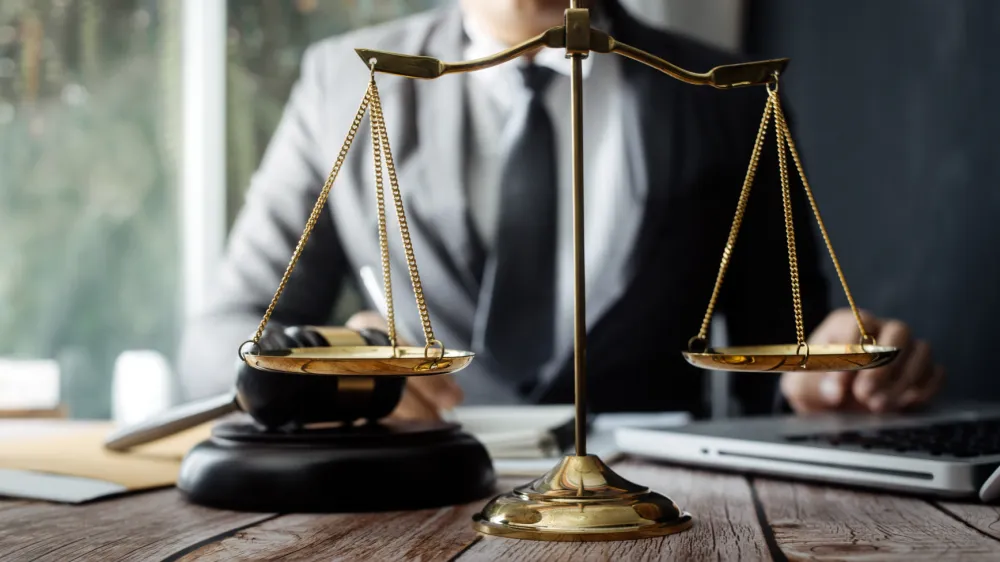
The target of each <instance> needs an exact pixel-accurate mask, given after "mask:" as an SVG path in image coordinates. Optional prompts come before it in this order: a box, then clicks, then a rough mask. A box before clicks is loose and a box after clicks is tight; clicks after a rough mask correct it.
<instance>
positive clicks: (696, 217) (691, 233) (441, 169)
mask: <svg viewBox="0 0 1000 562" xmlns="http://www.w3.org/2000/svg"><path fill="white" fill-rule="evenodd" d="M459 4H460V5H459V6H450V7H446V8H444V9H441V10H438V11H433V12H429V13H425V14H421V15H418V16H415V17H411V18H407V19H403V20H400V21H396V22H393V23H390V24H387V25H382V26H379V27H375V28H371V29H365V30H361V31H358V32H354V33H351V34H348V35H346V36H344V37H339V38H334V39H330V40H326V41H323V42H320V43H318V44H316V45H314V46H313V47H311V48H310V49H309V51H308V53H307V54H306V56H305V58H304V62H303V67H302V74H301V78H300V80H299V82H298V84H297V85H296V87H295V88H294V91H293V93H292V95H291V99H290V100H289V102H288V106H287V108H286V112H285V115H284V117H283V119H282V121H281V124H280V125H279V127H278V129H277V131H276V132H275V135H274V138H273V139H272V142H271V144H270V146H269V148H268V151H267V153H266V155H265V157H264V160H263V162H262V163H261V166H260V169H259V171H258V173H257V174H256V175H255V177H254V179H253V183H252V185H251V189H250V191H249V193H248V196H247V200H246V206H245V208H244V209H243V211H242V213H241V214H240V216H239V219H238V220H237V222H236V225H235V226H234V229H233V232H232V234H231V238H230V243H229V249H228V255H227V258H226V261H225V264H224V265H223V267H222V270H221V272H220V275H219V288H218V292H217V298H216V300H215V302H214V303H213V305H212V307H211V309H210V310H208V311H206V313H205V314H204V315H203V316H202V317H200V318H198V319H197V320H196V321H194V322H192V324H191V325H190V326H189V327H188V330H187V332H186V334H185V340H184V344H183V349H182V361H181V373H182V376H183V377H184V383H185V386H186V388H187V390H188V392H189V394H190V395H192V396H201V395H206V394H209V393H211V392H215V391H220V390H222V389H224V388H226V387H227V386H228V385H230V384H231V382H232V377H233V366H232V357H233V351H234V350H235V349H236V347H237V346H238V345H239V343H240V342H241V341H243V340H245V339H246V338H247V335H248V334H249V333H252V332H253V329H254V328H255V327H256V324H257V322H258V321H259V319H260V317H261V315H262V313H263V311H264V309H265V308H266V306H267V304H268V302H269V300H270V297H271V295H272V294H273V292H274V290H275V288H276V287H277V285H278V282H279V279H280V278H281V274H282V272H283V271H284V268H285V265H286V263H287V261H288V258H289V256H290V255H291V253H292V249H293V248H294V245H295V243H296V241H297V239H298V236H299V233H300V232H301V230H302V228H303V226H304V224H305V222H306V218H307V216H308V214H309V212H310V209H311V207H312V204H313V202H314V201H315V199H316V197H317V195H318V193H319V191H320V189H321V187H322V184H323V180H324V178H325V176H326V174H327V170H328V169H329V167H330V166H331V164H332V162H333V161H334V160H335V158H336V155H337V153H338V151H339V150H340V146H341V143H342V141H343V135H344V132H345V131H346V130H347V128H348V127H349V125H350V123H351V121H352V119H353V114H354V111H355V108H356V107H357V104H358V102H359V101H360V97H361V95H362V93H363V89H364V87H365V86H364V84H365V83H366V82H367V80H368V69H367V68H366V67H365V65H364V64H362V63H361V61H359V60H358V58H357V56H356V55H355V54H354V52H353V49H354V48H355V47H367V48H372V49H378V50H385V51H395V52H401V53H410V54H424V55H428V56H433V57H436V58H439V59H442V60H446V61H456V60H468V59H471V58H476V57H480V56H484V55H487V54H491V53H493V52H496V51H498V50H500V49H502V48H504V47H506V46H509V45H512V44H516V43H519V42H521V41H524V40H526V39H528V38H530V37H532V36H534V35H536V34H538V33H540V32H542V31H544V30H545V29H547V28H548V27H551V26H554V25H559V24H560V23H561V22H562V17H563V15H562V14H563V10H564V9H565V7H566V6H565V5H566V2H564V1H563V0H462V1H461V2H460V3H459ZM595 4H596V5H593V6H592V8H593V16H592V20H593V22H594V25H595V26H596V27H601V28H604V29H607V30H608V31H609V32H610V33H611V34H612V35H613V36H614V37H616V38H617V39H619V40H621V41H623V42H625V43H628V44H631V45H634V46H636V47H638V48H641V49H644V50H647V51H649V52H652V53H654V54H656V55H659V56H661V57H663V58H665V59H667V60H669V61H671V62H673V63H675V64H678V65H680V66H681V67H684V68H689V69H693V70H697V71H704V70H707V69H709V68H711V67H714V66H717V65H720V64H727V63H732V62H736V58H735V57H733V56H731V55H727V54H724V53H721V52H718V51H716V50H713V49H711V48H708V47H705V46H703V45H700V44H697V43H695V42H694V41H691V40H689V39H686V38H683V37H680V36H677V35H672V34H666V33H662V32H658V31H654V30H652V29H650V28H647V27H645V26H644V25H642V24H641V23H639V22H638V21H637V20H636V19H634V18H633V17H632V16H630V15H629V14H627V13H626V12H625V11H624V10H623V9H622V8H621V7H620V6H619V5H618V4H617V3H616V2H614V1H613V0H606V1H603V2H596V3H595ZM568 69H569V65H568V63H567V61H566V60H565V59H564V57H563V53H562V52H560V51H558V50H542V51H540V52H539V53H537V54H534V55H533V56H529V57H525V58H523V59H519V60H518V61H517V62H516V63H510V64H508V65H504V66H500V67H495V68H492V69H489V70H484V71H481V72H478V73H473V74H463V75H457V76H447V77H444V78H440V79H436V80H429V81H419V80H407V79H402V78H399V77H394V76H381V75H380V76H378V77H377V80H378V83H379V88H380V92H381V98H382V101H383V105H384V113H385V118H386V122H387V127H388V130H389V135H390V138H391V141H392V147H393V151H394V152H393V153H394V156H395V161H396V166H397V169H398V172H399V181H400V185H401V188H402V191H403V193H404V201H405V204H406V211H407V215H408V217H409V230H410V233H411V236H412V238H413V243H414V247H415V250H416V256H417V259H418V262H419V266H420V272H421V274H422V278H423V285H424V294H425V296H426V299H427V301H426V302H427V307H428V309H429V310H430V314H431V318H432V319H433V324H434V329H435V333H436V335H437V337H438V339H440V340H441V341H443V342H444V343H445V345H447V346H448V347H449V348H454V349H471V350H473V351H475V352H476V353H477V358H476V360H475V361H474V362H473V364H472V365H471V366H470V367H469V368H468V369H466V370H465V371H463V372H462V373H460V374H459V375H457V376H456V378H455V379H454V380H452V379H451V378H449V377H416V378H412V379H410V380H409V381H408V386H407V390H406V392H405V393H404V399H403V401H402V402H401V405H400V407H399V409H398V411H397V414H398V415H400V416H405V417H433V416H435V415H436V412H437V410H438V409H439V408H447V407H450V406H453V405H455V404H456V403H458V402H459V401H461V400H462V399H463V397H464V400H465V401H466V402H467V403H545V402H569V401H572V276H571V274H572V239H571V235H570V221H571V207H570V200H571V197H570V190H571V186H570V176H569V170H570V160H569V158H570V156H569V154H570V151H569V146H570V138H569V134H570V133H569V103H568V101H569V76H568V73H569V70H568ZM583 73H584V92H585V93H584V100H585V101H584V104H585V117H584V131H585V135H586V145H585V150H584V152H585V156H586V170H585V172H584V178H585V194H586V197H585V200H586V233H585V236H586V245H587V247H586V249H587V267H586V280H587V306H588V309H587V319H586V321H587V328H588V356H587V360H588V365H589V385H590V386H589V395H590V402H591V406H592V408H593V409H594V410H595V411H605V410H688V411H692V412H694V413H695V414H696V415H701V414H704V413H705V412H706V407H705V406H706V405H705V403H704V400H703V392H702V390H703V388H702V387H703V375H702V373H701V372H699V371H698V370H696V369H693V368H692V367H690V366H688V365H687V364H686V363H685V362H684V361H683V359H682V358H681V355H680V351H681V349H683V348H685V346H686V342H687V341H688V338H689V337H690V336H691V335H693V334H694V333H695V332H696V331H697V328H698V326H699V324H700V320H701V317H702V314H703V313H704V308H705V305H706V303H707V302H708V298H709V295H710V292H711V288H712V284H713V282H714V280H715V275H716V271H717V267H718V260H719V257H720V253H721V250H722V248H723V246H724V244H725V239H726V235H727V233H728V229H729V224H730V221H731V220H732V214H733V209H734V207H735V202H736V199H737V197H738V194H739V190H740V186H741V185H742V182H743V177H744V174H745V173H746V165H747V162H748V161H749V155H750V152H751V149H752V145H753V140H754V137H755V135H756V131H757V127H758V124H759V121H760V116H761V112H762V110H763V107H764V102H765V99H766V94H765V92H764V90H763V88H751V89H741V90H734V91H718V90H714V89H711V88H707V87H695V86H690V85H686V84H682V83H680V82H678V81H676V80H674V79H672V78H670V77H668V76H665V75H663V74H661V73H659V72H658V71H655V70H653V69H650V68H648V67H645V66H643V65H641V64H638V63H634V62H630V61H626V60H624V59H622V58H620V57H615V56H612V55H596V54H595V55H592V56H590V57H589V58H588V59H586V60H585V61H584V69H583ZM771 135H772V136H773V132H772V133H771ZM370 142H371V138H370V135H369V133H368V130H367V127H362V128H361V129H360V130H359V133H358V137H357V139H356V140H355V144H356V145H360V147H356V148H355V149H354V150H353V151H352V152H351V153H350V154H349V156H348V158H347V160H346V162H345V164H344V167H343V169H342V171H341V173H340V177H339V179H338V180H337V183H336V185H335V186H334V187H333V191H332V193H331V196H330V204H329V207H328V210H327V211H326V213H325V214H324V215H323V216H322V217H321V219H320V221H319V222H318V223H317V225H316V228H315V231H314V233H313V235H312V238H311V240H310V242H309V244H308V245H307V246H306V248H305V251H304V253H303V255H302V257H301V259H300V260H299V263H298V266H297V268H296V269H295V272H294V274H293V275H292V277H291V279H290V282H289V284H288V286H287V288H286V289H285V292H284V295H283V296H282V298H281V300H280V302H279V304H278V306H277V308H276V309H275V312H274V315H273V321H274V322H275V323H280V324H284V325H301V324H324V323H326V322H327V320H328V318H329V315H330V312H331V310H332V308H333V305H334V299H335V298H336V296H337V295H338V294H339V291H340V287H341V286H342V284H343V283H344V282H348V281H351V280H353V281H354V282H356V283H357V284H358V285H359V286H362V287H366V289H367V290H366V292H367V294H368V298H369V305H370V307H371V308H372V309H377V308H379V300H380V299H381V298H382V295H381V293H380V289H378V288H377V287H378V285H377V284H372V283H368V284H366V283H365V280H366V279H367V278H378V277H379V275H378V272H380V254H379V246H378V235H377V229H376V218H375V212H374V211H375V190H374V181H373V179H372V171H371V163H370V159H371V157H370V151H369V150H366V149H364V148H363V147H364V146H365V145H367V144H369V143H370ZM767 146H768V147H770V150H769V151H767V153H766V154H767V156H766V157H764V158H762V161H761V164H760V170H759V172H758V177H757V180H756V182H755V187H754V190H753V196H752V197H751V199H750V205H749V209H748V211H747V216H746V219H745V221H744V225H743V228H742V231H741V234H740V239H739V243H738V244H737V247H736V250H735V255H734V258H733V262H732V264H731V266H730V269H729V273H728V275H727V279H726V284H725V286H724V287H723V291H722V294H721V296H720V301H719V307H718V312H719V314H720V315H721V316H722V317H724V319H725V327H726V332H727V336H728V340H729V342H730V343H732V344H765V343H788V342H790V341H794V333H795V332H794V327H793V323H792V318H793V315H792V307H791V306H790V300H791V299H790V297H791V294H790V291H789V282H788V263H787V250H786V247H785V240H784V238H785V232H784V222H783V214H782V206H781V197H780V188H779V184H778V182H777V172H776V167H777V166H776V158H775V157H774V155H773V153H774V148H773V141H772V143H769V144H768V145H767ZM822 193H823V192H822V187H820V197H822V196H823V195H822ZM801 203H802V201H798V200H797V202H796V205H798V206H799V209H798V210H799V211H801V212H798V213H797V215H796V216H797V217H798V218H799V223H798V224H799V225H800V228H799V229H798V235H797V237H798V256H799V261H800V278H801V286H802V291H803V304H804V316H805V321H806V327H807V329H808V330H810V331H812V335H811V337H810V341H811V342H814V343H816V342H820V343H823V342H841V343H851V342H855V341H857V338H858V334H857V328H856V327H855V326H854V323H853V317H852V316H851V314H849V313H845V312H844V311H836V312H833V313H829V311H828V305H827V299H826V290H827V288H826V286H825V284H824V281H823V278H822V275H821V271H820V267H819V259H820V257H821V256H820V253H819V252H818V249H817V245H816V242H815V240H814V239H813V238H812V237H811V236H810V233H811V230H810V229H809V228H801V226H803V225H807V224H808V223H807V222H806V218H807V217H808V214H807V210H806V208H804V207H803V206H802V205H801ZM390 214H391V212H390ZM390 222H391V221H390ZM390 240H392V244H393V245H392V246H391V252H392V264H393V268H394V284H395V286H396V287H397V291H396V298H395V310H396V311H397V320H398V323H399V329H400V331H401V334H402V336H403V337H404V338H406V339H408V340H410V341H413V342H418V341H420V336H421V334H422V331H421V325H420V320H419V317H418V315H417V313H416V309H415V307H414V306H412V305H411V302H412V301H410V299H409V298H407V296H408V291H406V290H405V289H407V288H409V280H408V279H407V278H406V271H407V270H406V263H405V261H404V259H403V252H402V248H401V247H400V246H399V243H398V236H396V235H395V234H394V233H393V232H390ZM373 272H374V275H373ZM373 287H374V288H373ZM828 313H829V314H828ZM824 317H825V318H826V319H825V320H824ZM382 322H383V321H382V319H381V317H380V315H378V314H375V313H371V312H360V313H359V314H358V315H356V316H355V317H354V318H352V320H351V322H349V323H348V325H349V327H355V328H372V327H379V324H381V323H382ZM866 322H867V324H868V326H869V328H868V329H869V330H870V331H872V332H873V333H874V334H875V335H876V337H877V338H878V340H879V342H880V343H882V344H885V345H899V346H901V347H903V348H904V353H903V354H902V357H901V358H900V359H899V360H897V361H896V362H894V363H893V364H892V365H890V366H888V367H885V368H881V369H876V370H872V371H868V372H864V373H861V374H857V373H829V374H826V375H817V374H809V373H794V374H787V375H785V376H784V377H783V378H782V380H781V388H782V391H783V395H784V397H785V398H786V399H787V401H788V403H789V404H790V405H791V406H792V407H793V408H794V409H795V410H797V411H800V412H806V411H815V410H823V409H833V408H849V409H870V410H875V411H882V410H894V409H899V408H904V407H908V406H912V405H915V404H919V403H921V402H924V401H926V400H927V399H929V398H930V396H931V395H932V394H933V393H934V392H935V390H936V389H937V387H938V385H939V384H940V380H941V378H942V375H943V373H942V372H941V369H940V368H938V367H936V366H935V365H934V362H933V361H932V359H931V356H930V352H929V349H928V348H927V345H926V344H925V343H923V342H919V341H914V340H913V339H912V338H911V336H910V334H909V332H908V330H907V329H906V326H905V325H903V324H901V323H899V322H896V321H891V320H881V319H877V318H874V317H871V316H870V315H869V316H868V317H867V320H866ZM814 328H815V330H814ZM776 380H777V379H776V378H775V377H774V376H773V375H769V374H749V375H740V376H738V377H736V379H735V383H734V389H735V395H736V397H737V398H738V399H739V401H740V403H741V404H742V407H743V411H744V412H747V413H760V412H766V411H769V410H771V409H772V408H773V406H774V403H775V400H774V397H775V396H776V394H777V393H776V392H775V390H776V389H775V387H776Z"/></svg>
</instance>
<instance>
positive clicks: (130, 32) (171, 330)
mask: <svg viewBox="0 0 1000 562" xmlns="http://www.w3.org/2000/svg"><path fill="white" fill-rule="evenodd" d="M215 1H217V0H184V1H182V0H3V1H2V2H0V228H2V230H0V233H2V234H0V369H3V370H4V371H5V374H10V371H12V370H13V369H16V368H19V367H16V366H17V365H19V364H20V365H22V366H23V369H22V371H23V373H22V374H23V376H24V377H29V376H33V375H31V374H30V373H34V372H40V371H39V369H41V370H43V371H45V372H49V371H48V370H47V369H49V366H51V365H57V366H58V371H59V374H60V381H61V382H60V386H61V399H62V402H63V404H64V405H65V406H66V407H67V409H68V411H69V414H70V415H71V416H73V417H107V416H108V415H109V414H110V413H111V402H112V397H111V394H112V391H111V387H112V384H111V383H112V376H113V373H114V370H115V364H116V361H117V359H118V358H119V356H120V355H121V354H122V353H123V352H125V351H128V350H135V349H145V350H154V351H157V352H159V353H162V354H163V355H165V356H167V357H172V356H173V354H174V352H175V350H176V346H177V343H178V339H179V335H180V329H181V323H182V318H183V314H184V312H183V311H184V310H185V305H187V304H190V303H188V302H187V301H188V300H190V299H191V298H192V297H191V296H190V293H191V292H190V291H187V292H186V289H188V288H189V286H190V285H192V283H191V282H190V279H188V278H189V277H192V274H191V273H190V272H189V271H188V269H187V268H186V263H185V260H186V259H187V258H186V256H185V254H186V253H188V250H186V248H187V249H189V248H191V247H192V246H191V244H190V240H191V239H192V238H194V237H197V236H200V235H202V234H203V233H204V230H205V229H206V228H208V229H210V230H221V229H223V228H226V226H225V225H226V224H228V223H227V222H226V221H222V220H220V221H218V223H216V222H213V221H211V220H207V221H204V222H203V223H199V224H195V225H192V222H195V223H197V222H198V217H195V220H194V221H192V220H191V218H192V217H191V216H188V213H189V211H190V209H191V208H192V207H191V203H192V201H190V200H189V199H190V198H191V197H192V193H194V194H195V195H194V197H198V196H199V195H200V194H199V193H198V192H197V191H192V190H184V189H181V187H182V186H183V182H184V181H186V180H185V178H186V177H188V172H189V170H185V168H184V166H188V167H190V166H191V165H192V164H191V163H190V162H188V163H187V164H185V158H183V155H184V152H183V148H184V146H185V138H188V139H191V138H199V137H197V135H198V132H197V131H193V130H191V127H190V124H191V122H192V121H193V122H195V123H197V119H190V118H188V119H187V124H188V128H187V129H185V128H184V126H185V111H188V110H189V109H190V107H192V104H190V103H187V102H189V101H190V100H191V99H192V98H191V97H190V96H191V95H192V94H185V88H184V86H185V79H186V78H188V79H192V80H194V79H198V80H200V79H202V78H204V76H205V74H202V75H200V76H199V75H198V72H202V73H205V72H206V70H205V68H206V67H201V68H198V69H195V68H194V66H197V65H196V64H193V63H192V60H191V58H190V57H189V55H188V54H186V53H185V51H184V48H183V47H184V44H183V43H184V41H186V40H189V38H190V37H191V36H194V37H197V38H198V41H201V42H206V43H207V44H206V45H201V44H199V47H198V48H199V49H200V48H202V47H211V46H212V45H215V46H217V47H218V48H219V49H222V48H225V49H226V53H227V55H226V56H227V63H228V64H227V67H226V71H225V73H226V76H225V89H224V91H225V97H226V99H225V100H224V102H225V104H224V106H225V108H226V110H225V113H226V116H225V119H224V122H225V123H226V131H225V132H226V135H225V138H226V142H225V147H224V148H223V147H222V146H220V147H219V148H218V151H219V152H220V154H218V155H217V160H216V161H221V160H222V159H225V173H226V178H227V179H226V182H225V183H226V185H219V186H218V189H219V190H225V192H226V193H225V201H226V203H225V207H226V211H225V214H226V218H227V220H228V221H229V222H231V220H232V218H233V217H234V216H235V214H236V212H238V210H239V207H240V206H241V205H242V201H243V192H244V191H245V189H246V188H247V186H248V184H249V178H250V175H251V174H252V173H253V171H254V169H255V168H256V166H257V164H258V162H259V160H260V157H261V155H262V154H263V151H264V148H265V147H266V144H267V142H268V139H269V138H270V136H271V133H272V132H273V130H274V128H275V126H276V125H277V122H278V119H279V118H280V116H281V112H282V108H283V106H284V103H285V100H286V98H287V96H288V93H289V90H290V88H291V85H292V83H293V82H294V81H295V79H296V77H297V75H298V67H299V62H300V60H301V57H302V53H303V52H304V50H305V48H306V46H308V45H309V44H310V43H312V42H314V41H317V40H319V39H322V38H324V37H327V36H330V35H334V34H337V33H342V32H344V31H347V30H350V29H353V28H357V27H361V26H364V25H368V24H373V23H377V22H380V21H384V20H388V19H391V18H394V17H398V16H402V15H405V14H409V13H414V12H416V11H420V10H423V9H426V8H429V7H432V6H434V5H436V4H438V3H439V2H440V0H228V1H227V2H226V4H225V9H226V17H227V18H228V24H227V25H226V26H223V25H221V23H220V25H219V26H218V27H217V28H213V27H212V26H211V24H206V23H205V22H206V20H205V19H200V20H199V19H198V18H199V15H198V14H197V13H195V12H196V11H197V10H201V9H207V8H205V6H208V7H209V8H211V7H212V5H211V4H203V2H215ZM185 10H192V12H191V13H187V12H185ZM220 21H221V16H220ZM201 24H204V25H203V26H202V27H199V29H198V30H197V31H195V32H194V33H189V32H191V31H192V29H193V28H195V27H198V26H199V25H201ZM217 52H220V51H217ZM197 55H198V53H197V51H196V52H195V56H197ZM208 68H209V70H208V71H207V72H212V70H211V68H210V67H208ZM214 91H217V92H219V96H220V97H221V96H222V95H223V94H222V91H223V89H222V88H221V87H220V88H218V89H216V90H211V89H205V90H201V91H199V90H195V94H193V95H194V96H199V95H204V93H205V92H214ZM185 95H188V97H185ZM209 95H212V94H209ZM197 101H198V102H199V104H201V101H202V100H197ZM218 102H219V103H217V104H212V103H211V100H209V103H208V104H201V105H200V107H201V110H204V108H205V107H208V108H210V109H209V110H210V111H211V108H213V107H222V106H223V103H222V100H218ZM205 126H208V125H205ZM220 145H221V143H220ZM193 146H194V145H191V146H189V148H192V147H193ZM215 156H216V155H212V157H213V158H214V157H215ZM194 165H200V164H199V163H198V162H196V163H195V164H194ZM182 172H184V173H182ZM195 175H196V176H197V174H195ZM209 176H210V174H209ZM203 183H205V185H209V186H210V185H214V184H213V183H211V182H210V181H209V182H203ZM209 195H210V194H209ZM217 195H219V194H217ZM205 197H206V199H211V197H209V196H205ZM216 199H221V198H219V197H216ZM194 203H196V204H197V203H198V202H197V201H195V202H194ZM195 208H197V205H196V207H195ZM211 213H212V209H209V210H208V211H207V213H202V214H208V215H210V214H211ZM196 214H197V213H196ZM207 234H208V235H209V236H211V235H212V234H213V233H212V232H208V233H207ZM214 234H217V235H218V237H219V238H221V237H222V235H223V234H224V233H222V232H215V233H214ZM185 241H187V242H186V243H185ZM202 257H203V256H196V257H195V260H194V261H195V262H197V261H198V260H199V259H201V258H202ZM211 257H212V256H211V254H210V253H209V254H208V258H211ZM203 265H204V264H203ZM198 274H199V275H202V276H204V275H205V267H201V271H200V273H198ZM194 285H197V283H194ZM40 362H41V363H40ZM12 365H13V366H14V367H12ZM36 378H37V377H36Z"/></svg>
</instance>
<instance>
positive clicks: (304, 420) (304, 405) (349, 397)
mask: <svg viewBox="0 0 1000 562" xmlns="http://www.w3.org/2000/svg"><path fill="white" fill-rule="evenodd" d="M272 324H273V323H272ZM259 345H260V346H261V349H264V350H273V349H282V348H293V347H328V346H337V345H354V346H361V345H389V338H388V336H386V335H385V334H383V333H381V332H376V331H370V330H365V331H362V332H355V331H353V330H348V329H347V328H331V327H298V326H296V327H290V328H283V327H280V326H276V325H275V326H273V327H272V326H269V327H268V330H266V331H265V333H264V336H263V337H262V338H261V340H260V343H259ZM405 384H406V379H405V378H404V377H371V376H340V375H311V374H303V373H276V372H271V371H262V370H260V369H255V368H253V367H250V366H249V365H247V364H246V363H245V362H242V361H241V362H240V364H239V366H238V372H237V378H236V393H237V400H238V401H239V404H240V407H241V408H242V409H243V411H244V412H246V413H248V414H250V416H251V417H252V418H253V419H254V420H255V421H256V422H257V423H259V424H261V425H263V426H264V427H266V428H267V429H271V430H276V429H298V428H301V427H303V426H305V425H308V424H317V423H328V422H342V423H345V424H351V423H354V422H357V421H359V420H369V421H375V420H378V419H380V418H384V417H385V416H388V415H389V414H390V413H391V412H392V411H393V410H394V409H395V408H396V405H397V404H398V403H399V400H400V398H401V397H402V394H403V387H404V386H405Z"/></svg>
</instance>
